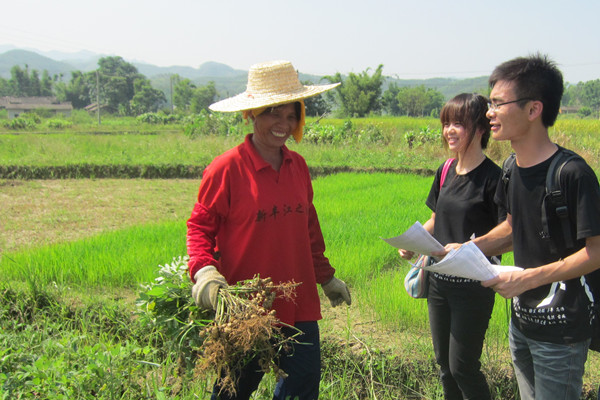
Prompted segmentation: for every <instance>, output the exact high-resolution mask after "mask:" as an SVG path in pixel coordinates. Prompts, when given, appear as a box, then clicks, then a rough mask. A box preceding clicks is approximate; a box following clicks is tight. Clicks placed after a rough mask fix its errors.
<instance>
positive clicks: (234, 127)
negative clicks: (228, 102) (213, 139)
mask: <svg viewBox="0 0 600 400" xmlns="http://www.w3.org/2000/svg"><path fill="white" fill-rule="evenodd" d="M184 123H185V127H184V129H183V133H184V134H185V135H187V136H189V137H190V138H192V139H194V138H196V137H198V136H208V135H214V136H232V135H239V134H241V131H242V129H241V117H240V114H239V113H235V114H230V113H208V112H207V111H206V110H202V112H200V113H199V114H196V115H194V116H191V117H188V118H187V119H186V121H184Z"/></svg>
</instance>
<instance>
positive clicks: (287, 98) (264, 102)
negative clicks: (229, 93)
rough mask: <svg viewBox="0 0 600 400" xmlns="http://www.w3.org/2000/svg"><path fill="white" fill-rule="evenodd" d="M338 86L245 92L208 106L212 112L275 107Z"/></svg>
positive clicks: (334, 84)
mask: <svg viewBox="0 0 600 400" xmlns="http://www.w3.org/2000/svg"><path fill="white" fill-rule="evenodd" d="M339 85H340V83H332V84H330V85H314V86H303V87H302V89H301V90H298V91H295V92H292V93H282V94H275V93H273V94H269V93H258V94H252V93H249V92H248V91H245V92H243V93H240V94H238V95H236V96H233V97H230V98H228V99H225V100H221V101H218V102H216V103H213V104H211V105H210V107H209V108H210V109H211V110H213V111H221V112H235V111H246V110H253V109H255V108H262V107H270V106H277V105H281V104H286V103H292V102H294V101H297V100H302V99H306V98H309V97H312V96H316V95H318V94H321V93H323V92H326V91H328V90H331V89H333V88H335V87H337V86H339Z"/></svg>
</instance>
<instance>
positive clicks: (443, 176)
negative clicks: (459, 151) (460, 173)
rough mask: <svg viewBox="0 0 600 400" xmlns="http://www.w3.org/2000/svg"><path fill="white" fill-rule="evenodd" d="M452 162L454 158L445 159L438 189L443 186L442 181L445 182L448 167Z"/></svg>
mask: <svg viewBox="0 0 600 400" xmlns="http://www.w3.org/2000/svg"><path fill="white" fill-rule="evenodd" d="M454 160H455V159H454V158H449V159H447V160H446V162H445V163H444V166H443V167H442V176H441V177H440V189H441V188H442V186H443V185H444V181H445V180H446V175H448V170H449V169H450V165H451V164H452V162H453V161H454Z"/></svg>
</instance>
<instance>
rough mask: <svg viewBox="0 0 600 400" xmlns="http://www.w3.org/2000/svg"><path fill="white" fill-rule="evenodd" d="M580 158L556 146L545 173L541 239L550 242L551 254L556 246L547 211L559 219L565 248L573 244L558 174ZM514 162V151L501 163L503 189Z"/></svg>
mask: <svg viewBox="0 0 600 400" xmlns="http://www.w3.org/2000/svg"><path fill="white" fill-rule="evenodd" d="M574 159H582V158H581V157H580V156H579V155H578V154H576V153H574V152H573V151H571V150H567V149H565V148H564V147H561V146H558V154H557V155H556V157H554V159H553V160H552V162H551V163H550V167H548V173H547V175H546V195H545V196H544V200H543V202H542V210H541V213H542V226H543V229H544V231H543V232H541V235H542V239H544V240H548V241H549V242H550V251H551V252H552V254H556V253H557V247H556V245H555V242H554V241H553V240H552V238H551V237H550V230H549V228H548V211H549V210H550V211H551V212H553V213H554V214H555V215H556V216H557V217H558V220H559V221H560V225H561V230H562V236H563V240H564V243H565V246H566V247H567V249H571V248H573V247H574V246H575V240H574V239H573V233H572V232H571V228H570V227H569V210H568V207H567V199H566V196H565V194H564V193H563V191H562V188H561V186H560V174H561V172H562V169H563V168H564V166H565V165H566V164H567V163H568V162H569V161H571V160H574ZM515 162H516V156H515V153H512V154H511V155H510V156H508V158H507V159H506V160H504V164H502V182H503V184H504V189H505V192H506V189H507V187H508V181H509V180H510V174H511V172H512V169H513V167H514V165H515Z"/></svg>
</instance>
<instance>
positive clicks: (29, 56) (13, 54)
mask: <svg viewBox="0 0 600 400" xmlns="http://www.w3.org/2000/svg"><path fill="white" fill-rule="evenodd" d="M15 65H18V66H19V67H21V68H22V69H24V68H25V67H28V68H29V70H30V71H31V70H34V69H35V70H37V71H38V72H40V76H41V73H42V72H43V71H44V70H46V71H48V73H49V74H50V76H54V75H60V74H63V76H66V77H70V76H71V74H70V71H71V70H73V69H74V68H73V67H72V66H71V65H70V64H67V63H64V62H61V61H56V60H53V59H51V58H48V57H44V56H42V55H40V54H37V53H34V52H31V51H27V50H9V51H7V52H5V53H3V54H0V77H2V78H4V79H9V78H10V70H11V69H12V67H14V66H15Z"/></svg>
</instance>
